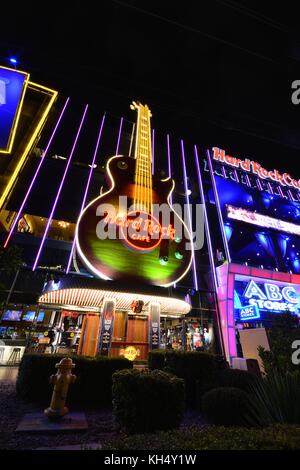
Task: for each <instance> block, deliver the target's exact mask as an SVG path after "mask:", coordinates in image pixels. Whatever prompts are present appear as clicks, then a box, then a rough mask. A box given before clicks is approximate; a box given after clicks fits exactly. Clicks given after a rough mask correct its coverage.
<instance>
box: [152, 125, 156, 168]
mask: <svg viewBox="0 0 300 470" xmlns="http://www.w3.org/2000/svg"><path fill="white" fill-rule="evenodd" d="M154 147H155V130H154V129H152V175H154V161H155V160H154Z"/></svg>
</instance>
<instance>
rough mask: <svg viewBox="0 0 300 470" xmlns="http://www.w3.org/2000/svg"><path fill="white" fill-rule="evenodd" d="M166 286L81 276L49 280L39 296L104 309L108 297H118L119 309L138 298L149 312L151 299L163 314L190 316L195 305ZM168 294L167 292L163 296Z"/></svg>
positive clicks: (53, 301) (64, 305) (51, 302)
mask: <svg viewBox="0 0 300 470" xmlns="http://www.w3.org/2000/svg"><path fill="white" fill-rule="evenodd" d="M167 292H168V291H167V290H166V289H164V288H157V287H156V288H150V287H149V286H145V287H144V288H141V286H138V287H137V288H135V289H134V290H133V289H132V287H131V289H130V287H129V286H128V285H127V286H126V285H125V284H120V283H114V282H113V281H102V280H98V279H93V278H86V277H80V276H73V277H70V276H68V277H64V278H61V279H58V280H57V282H54V281H53V280H52V281H49V282H48V283H47V284H46V285H45V287H44V290H43V293H42V295H41V296H40V298H39V303H40V304H42V305H45V306H53V307H62V308H67V309H68V308H73V309H74V308H76V309H82V310H89V309H90V310H93V311H100V309H101V307H102V305H103V301H104V300H105V299H114V300H115V302H116V309H117V310H130V309H131V308H130V306H131V304H132V302H133V301H134V300H141V301H143V302H144V306H143V310H142V312H144V313H145V312H147V311H148V307H149V303H150V302H158V303H159V304H160V306H161V313H162V314H163V315H176V316H180V315H186V314H187V313H188V312H189V311H190V310H191V305H190V304H189V303H188V302H187V301H186V299H184V298H183V295H181V294H179V293H178V294H175V296H168V295H166V294H167ZM163 294H164V295H163Z"/></svg>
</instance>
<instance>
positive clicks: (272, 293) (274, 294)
mask: <svg viewBox="0 0 300 470" xmlns="http://www.w3.org/2000/svg"><path fill="white" fill-rule="evenodd" d="M265 290H266V293H267V297H268V299H269V300H282V295H281V293H280V289H279V287H278V286H277V285H276V284H268V283H265Z"/></svg>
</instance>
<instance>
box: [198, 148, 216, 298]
mask: <svg viewBox="0 0 300 470" xmlns="http://www.w3.org/2000/svg"><path fill="white" fill-rule="evenodd" d="M194 157H195V162H196V169H197V177H198V186H199V192H200V197H201V202H202V204H203V213H204V222H205V231H206V237H207V246H208V254H209V259H210V264H211V269H212V273H213V280H214V287H215V290H216V291H217V287H218V282H217V276H216V270H215V263H214V255H213V249H212V241H211V236H210V231H209V223H208V217H207V211H206V204H205V197H204V190H203V184H202V177H201V171H200V164H199V157H198V149H197V146H196V145H194Z"/></svg>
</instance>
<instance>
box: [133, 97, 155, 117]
mask: <svg viewBox="0 0 300 470" xmlns="http://www.w3.org/2000/svg"><path fill="white" fill-rule="evenodd" d="M130 109H132V110H136V111H141V110H142V109H144V110H145V111H147V112H148V115H149V117H152V113H151V111H150V109H149V107H148V105H147V104H145V105H143V104H142V103H140V102H139V101H138V102H136V101H132V103H131V105H130Z"/></svg>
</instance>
